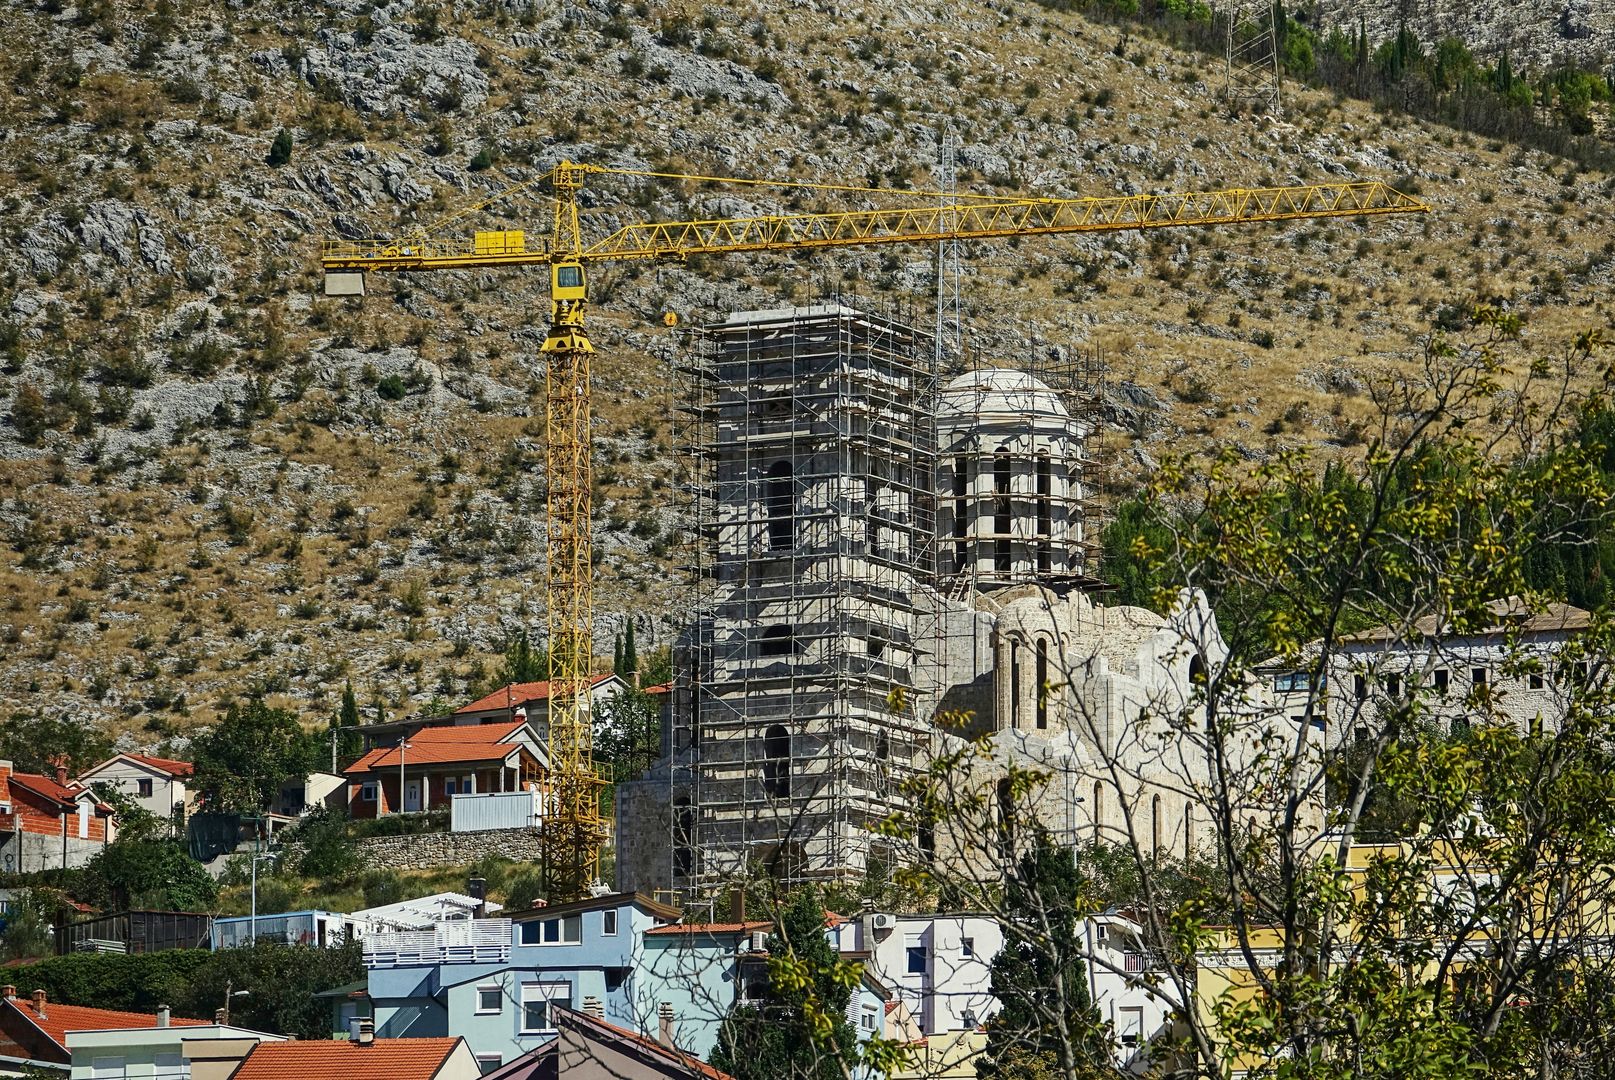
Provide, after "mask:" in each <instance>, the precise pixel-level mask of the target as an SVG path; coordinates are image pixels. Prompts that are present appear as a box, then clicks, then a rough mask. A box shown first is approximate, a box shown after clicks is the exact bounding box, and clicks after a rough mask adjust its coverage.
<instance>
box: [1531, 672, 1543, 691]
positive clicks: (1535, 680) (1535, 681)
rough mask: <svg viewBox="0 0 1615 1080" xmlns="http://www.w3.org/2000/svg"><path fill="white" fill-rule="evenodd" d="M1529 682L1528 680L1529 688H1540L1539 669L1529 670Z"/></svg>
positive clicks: (1540, 675)
mask: <svg viewBox="0 0 1615 1080" xmlns="http://www.w3.org/2000/svg"><path fill="white" fill-rule="evenodd" d="M1529 682H1530V686H1531V689H1533V690H1540V689H1542V672H1540V671H1533V672H1531V677H1530V680H1529Z"/></svg>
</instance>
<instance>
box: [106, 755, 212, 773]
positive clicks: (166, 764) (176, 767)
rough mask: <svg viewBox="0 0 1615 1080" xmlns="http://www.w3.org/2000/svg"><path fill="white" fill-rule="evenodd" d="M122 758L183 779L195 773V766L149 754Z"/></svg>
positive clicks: (187, 762) (186, 762)
mask: <svg viewBox="0 0 1615 1080" xmlns="http://www.w3.org/2000/svg"><path fill="white" fill-rule="evenodd" d="M123 756H124V757H126V758H130V759H132V760H134V761H138V762H140V763H141V764H142V765H150V766H151V767H152V768H154V769H156V770H158V771H159V772H164V773H167V774H168V775H169V776H177V777H181V778H184V777H187V776H191V775H193V774H195V772H196V766H195V765H193V764H191V763H190V762H189V761H178V760H176V759H174V758H165V757H154V756H152V755H151V754H125V755H123Z"/></svg>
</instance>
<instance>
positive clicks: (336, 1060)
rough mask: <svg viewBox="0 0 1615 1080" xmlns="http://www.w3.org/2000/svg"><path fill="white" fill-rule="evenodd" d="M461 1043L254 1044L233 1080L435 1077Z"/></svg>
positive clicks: (426, 1079) (408, 1079)
mask: <svg viewBox="0 0 1615 1080" xmlns="http://www.w3.org/2000/svg"><path fill="white" fill-rule="evenodd" d="M460 1041H461V1040H460V1039H459V1038H448V1039H377V1040H375V1041H374V1042H372V1043H370V1044H368V1045H364V1044H361V1043H357V1042H352V1041H350V1040H347V1039H332V1040H324V1039H322V1040H314V1041H309V1042H262V1043H259V1044H258V1045H257V1046H255V1047H253V1048H252V1053H250V1054H248V1055H247V1058H246V1060H245V1061H243V1062H242V1063H241V1065H240V1067H238V1068H237V1069H236V1071H235V1073H234V1074H233V1075H232V1076H231V1077H230V1080H309V1078H310V1077H314V1078H320V1077H341V1078H342V1080H431V1078H432V1077H433V1076H435V1075H437V1071H438V1070H439V1069H441V1068H442V1067H443V1063H444V1062H445V1061H447V1060H448V1057H449V1055H450V1054H452V1053H454V1048H455V1047H456V1046H459V1045H460Z"/></svg>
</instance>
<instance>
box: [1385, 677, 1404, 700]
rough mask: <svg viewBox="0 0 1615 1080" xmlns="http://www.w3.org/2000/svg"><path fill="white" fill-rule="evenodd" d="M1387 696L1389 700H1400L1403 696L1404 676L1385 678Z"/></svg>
mask: <svg viewBox="0 0 1615 1080" xmlns="http://www.w3.org/2000/svg"><path fill="white" fill-rule="evenodd" d="M1385 696H1386V697H1388V698H1399V697H1401V696H1402V676H1400V675H1387V676H1385Z"/></svg>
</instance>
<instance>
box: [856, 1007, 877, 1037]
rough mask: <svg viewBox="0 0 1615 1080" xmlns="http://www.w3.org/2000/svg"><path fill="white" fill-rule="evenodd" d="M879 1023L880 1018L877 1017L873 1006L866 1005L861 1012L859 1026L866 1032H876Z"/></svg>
mask: <svg viewBox="0 0 1615 1080" xmlns="http://www.w3.org/2000/svg"><path fill="white" fill-rule="evenodd" d="M877 1022H878V1018H877V1017H876V1015H875V1007H874V1006H873V1005H865V1006H864V1007H863V1008H862V1009H861V1010H860V1011H859V1016H858V1024H859V1026H860V1027H862V1028H863V1029H864V1030H865V1031H871V1032H872V1031H874V1030H875V1025H876V1023H877Z"/></svg>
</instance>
